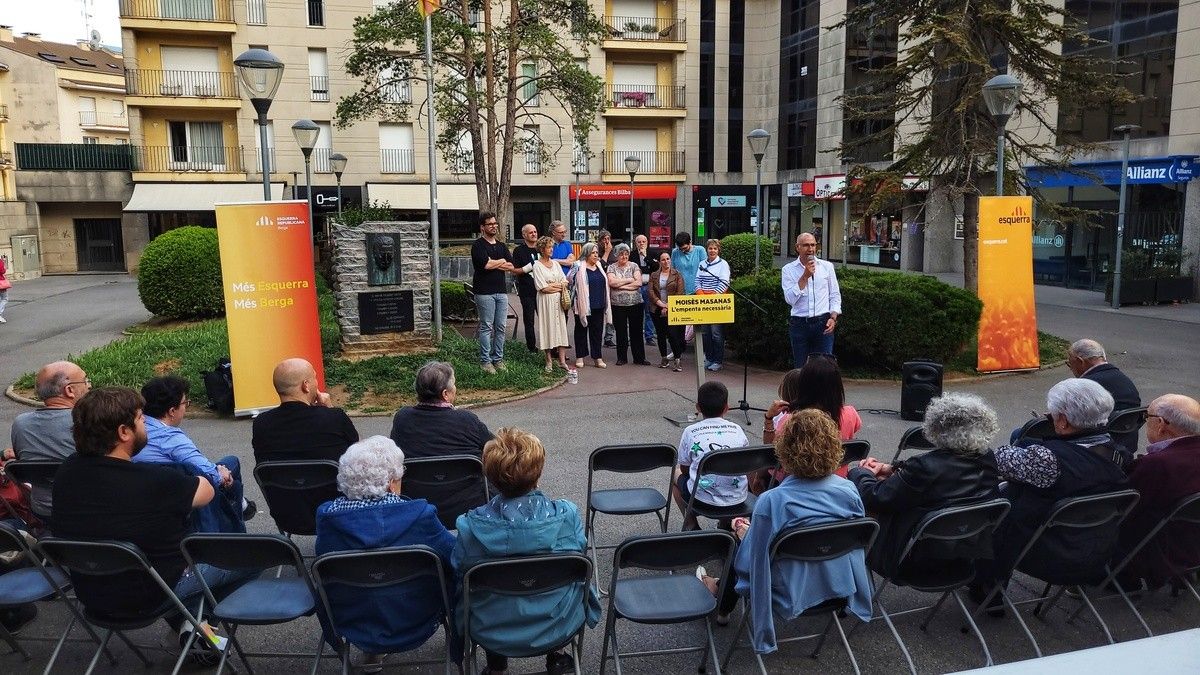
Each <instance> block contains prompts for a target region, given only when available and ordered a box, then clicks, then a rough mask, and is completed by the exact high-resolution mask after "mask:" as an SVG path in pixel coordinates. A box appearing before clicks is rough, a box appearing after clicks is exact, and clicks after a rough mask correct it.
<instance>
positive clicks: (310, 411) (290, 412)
mask: <svg viewBox="0 0 1200 675" xmlns="http://www.w3.org/2000/svg"><path fill="white" fill-rule="evenodd" d="M271 380H272V382H273V383H274V385H275V391H276V392H277V393H278V394H279V407H278V408H274V409H272V410H268V411H266V412H264V413H262V414H261V415H259V416H258V417H255V418H254V426H253V430H252V432H251V440H250V445H251V446H252V447H253V448H254V461H255V462H273V461H282V460H295V459H329V460H333V461H335V462H336V461H338V458H340V457H341V456H342V453H344V452H346V448H348V447H350V445H351V444H353V443H357V442H358V429H355V428H354V423H353V422H351V421H350V417H349V416H347V415H346V411H344V410H342V409H341V408H333V407H331V406H330V404H329V394H327V393H325V392H323V391H320V390H319V389H317V371H316V369H314V368H313V366H312V364H311V363H309V362H308V361H305V360H304V359H285V360H284V361H281V362H280V363H279V365H277V366H275V371H274V372H273V373H272V375H271Z"/></svg>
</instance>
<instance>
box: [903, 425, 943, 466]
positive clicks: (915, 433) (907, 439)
mask: <svg viewBox="0 0 1200 675" xmlns="http://www.w3.org/2000/svg"><path fill="white" fill-rule="evenodd" d="M936 447H937V446H936V445H934V444H933V443H932V442H930V440H929V439H928V438H925V430H924V429H922V428H921V427H910V428H909V429H908V430H907V431H905V432H904V435H902V436H901V437H900V443H899V444H898V445H897V446H896V454H894V455H892V464H895V463H896V462H898V461H900V455H902V454H904V452H905V451H906V450H933V449H934V448H936Z"/></svg>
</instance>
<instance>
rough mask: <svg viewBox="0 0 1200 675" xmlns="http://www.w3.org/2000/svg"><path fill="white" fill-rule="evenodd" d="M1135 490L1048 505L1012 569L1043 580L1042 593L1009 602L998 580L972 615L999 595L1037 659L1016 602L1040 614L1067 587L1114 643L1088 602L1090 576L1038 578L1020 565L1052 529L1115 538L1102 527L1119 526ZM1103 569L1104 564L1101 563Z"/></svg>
mask: <svg viewBox="0 0 1200 675" xmlns="http://www.w3.org/2000/svg"><path fill="white" fill-rule="evenodd" d="M1137 501H1138V493H1137V490H1118V491H1116V492H1106V493H1103V494H1098V495H1089V496H1085V497H1072V498H1069V499H1060V500H1058V501H1057V502H1055V503H1054V505H1053V506H1052V507H1051V508H1050V516H1049V517H1048V518H1047V519H1046V522H1044V523H1042V525H1041V527H1039V528H1038V529H1037V530H1036V531H1035V532H1034V533H1033V536H1032V537H1031V538H1030V539H1029V543H1027V544H1025V548H1023V549H1021V553H1020V555H1018V556H1017V559H1016V562H1015V563H1014V565H1013V568H1014V569H1016V570H1018V571H1020V572H1022V573H1024V574H1028V575H1029V576H1031V577H1033V578H1034V579H1038V580H1039V581H1044V582H1045V583H1046V587H1045V589H1043V590H1042V594H1041V595H1040V596H1039V597H1037V598H1034V599H1032V600H1023V601H1021V602H1013V601H1012V598H1011V597H1010V596H1009V595H1008V591H1007V590H1006V589H1005V588H1004V585H1003V584H1001V583H996V584H995V586H994V587H993V588H992V590H991V591H990V592H989V593H988V594H987V597H985V598H984V599H983V602H981V603H980V604H979V607H978V608H977V609H976V610H975V616H978V615H979V614H980V613H981V612H983V611H984V610H986V609H987V606H988V603H989V602H991V600H992V598H994V597H995V596H996V595H997V594H999V595H1000V598H1001V600H1002V601H1003V602H1004V605H1005V606H1006V607H1007V608H1008V610H1009V611H1011V612H1012V614H1013V617H1014V618H1016V620H1017V623H1019V624H1020V625H1021V630H1023V631H1025V636H1026V637H1028V638H1029V642H1030V643H1031V644H1033V651H1034V652H1035V653H1036V654H1037V655H1038V657H1039V658H1040V657H1041V656H1042V649H1041V647H1040V646H1038V643H1037V640H1035V639H1034V637H1033V633H1031V632H1030V631H1029V626H1028V625H1026V624H1025V620H1024V619H1022V618H1021V614H1020V612H1018V611H1017V606H1018V605H1027V604H1030V603H1037V606H1036V607H1034V609H1033V615H1034V616H1037V617H1041V616H1043V615H1045V614H1046V613H1047V612H1049V611H1050V608H1051V607H1053V606H1054V604H1055V603H1057V602H1058V600H1059V598H1061V597H1062V595H1063V593H1064V592H1066V591H1068V590H1071V591H1073V592H1074V593H1076V594H1077V597H1078V598H1079V599H1080V601H1081V602H1082V603H1083V604H1084V605H1085V606H1086V607H1087V608H1088V609H1089V610H1091V612H1092V616H1094V617H1096V621H1097V622H1098V623H1099V624H1100V629H1101V630H1103V631H1104V636H1105V637H1106V638H1108V643H1109V644H1114V643H1115V641H1114V640H1113V636H1112V632H1111V631H1109V629H1108V624H1106V623H1104V619H1103V617H1101V616H1100V612H1099V611H1097V610H1096V606H1095V605H1094V604H1093V603H1092V598H1091V596H1090V595H1088V592H1087V590H1086V588H1085V586H1087V585H1089V584H1091V583H1094V582H1095V581H1096V579H1094V578H1086V579H1085V578H1080V579H1067V578H1059V579H1041V578H1039V577H1038V575H1037V573H1036V571H1035V570H1030V569H1028V568H1026V567H1022V563H1023V562H1024V561H1025V557H1026V556H1027V555H1028V554H1029V552H1030V551H1031V550H1033V548H1034V547H1036V546H1038V545H1039V543H1040V541H1039V540H1040V539H1042V538H1043V537H1045V536H1047V535H1049V534H1052V533H1054V532H1055V531H1056V530H1063V529H1067V530H1081V531H1083V532H1082V533H1083V534H1088V533H1094V535H1095V536H1096V538H1105V539H1111V540H1113V541H1116V534H1115V532H1106V531H1105V530H1115V529H1116V528H1119V527H1120V526H1121V521H1122V520H1125V516H1128V515H1129V512H1130V511H1132V510H1133V507H1134V506H1135V505H1136V504H1137ZM1105 567H1106V568H1107V567H1108V566H1107V564H1106V565H1105ZM1054 586H1058V587H1059V589H1058V592H1057V593H1055V594H1054V597H1053V598H1050V600H1049V602H1047V600H1046V598H1047V597H1048V596H1049V595H1050V589H1051V588H1053V587H1054Z"/></svg>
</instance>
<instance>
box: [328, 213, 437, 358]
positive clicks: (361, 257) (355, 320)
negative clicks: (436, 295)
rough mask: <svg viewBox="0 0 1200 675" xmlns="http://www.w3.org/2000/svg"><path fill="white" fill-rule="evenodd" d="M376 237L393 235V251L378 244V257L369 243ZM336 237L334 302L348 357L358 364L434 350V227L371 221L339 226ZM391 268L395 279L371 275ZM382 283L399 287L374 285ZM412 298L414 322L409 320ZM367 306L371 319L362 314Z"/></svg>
mask: <svg viewBox="0 0 1200 675" xmlns="http://www.w3.org/2000/svg"><path fill="white" fill-rule="evenodd" d="M377 235H391V238H392V240H393V241H394V243H395V247H394V249H392V248H389V249H383V248H381V247H380V246H378V245H376V247H375V248H377V249H380V250H378V251H374V252H373V251H372V250H371V247H370V246H369V241H368V240H374V241H375V242H378V241H379V237H378V236H377ZM332 236H333V245H334V251H333V277H334V297H335V298H336V300H337V310H336V311H337V318H338V324H339V325H340V326H341V328H342V352H343V355H344V356H345V357H347V358H351V359H353V358H366V357H370V356H379V355H394V354H411V353H414V352H418V353H419V352H424V351H432V350H433V349H434V347H433V343H432V335H433V298H432V296H431V293H430V291H431V288H432V286H431V284H432V283H433V281H432V278H433V277H432V272H431V267H430V264H431V262H432V256H431V255H430V251H429V223H428V222H370V223H363V224H361V225H358V226H356V227H346V226H343V225H339V224H336V223H335V224H334V226H333V232H332ZM389 257H390V258H391V260H389ZM388 263H390V264H391V265H394V266H395V270H394V274H385V275H379V274H376V275H375V276H374V277H371V276H370V270H371V268H372V267H374V268H375V269H376V270H378V269H379V267H380V265H381V264H382V265H384V266H386V265H387V264H388ZM380 278H384V279H389V280H390V279H395V281H396V283H394V284H378V285H371V284H370V282H371V280H372V279H374V280H376V281H378V280H379V279H380ZM376 294H378V295H376ZM410 295H411V298H412V314H411V317H410V316H408V315H407V303H408V298H409V297H410ZM362 307H369V310H370V311H369V312H368V315H367V316H366V317H364V316H363V315H362V313H361V312H360V308H362ZM364 318H366V325H364V322H363V319H364ZM392 328H394V330H391V329H392Z"/></svg>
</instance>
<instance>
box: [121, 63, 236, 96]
mask: <svg viewBox="0 0 1200 675" xmlns="http://www.w3.org/2000/svg"><path fill="white" fill-rule="evenodd" d="M125 93H126V94H129V95H130V96H165V97H172V98H174V97H185V98H237V97H238V84H237V76H236V75H235V74H233V73H232V72H206V71H199V70H145V69H141V68H127V69H126V70H125Z"/></svg>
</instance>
